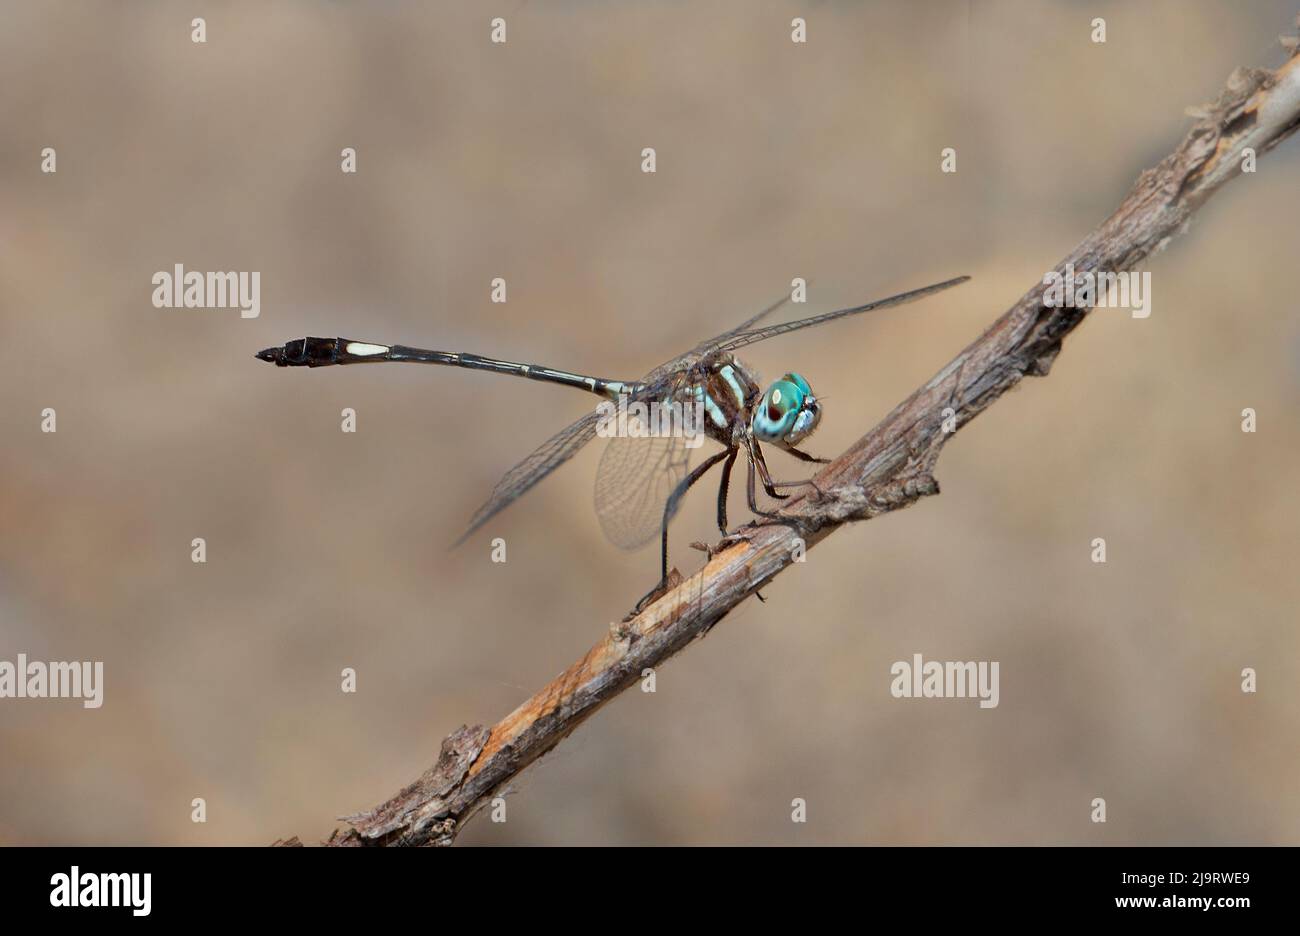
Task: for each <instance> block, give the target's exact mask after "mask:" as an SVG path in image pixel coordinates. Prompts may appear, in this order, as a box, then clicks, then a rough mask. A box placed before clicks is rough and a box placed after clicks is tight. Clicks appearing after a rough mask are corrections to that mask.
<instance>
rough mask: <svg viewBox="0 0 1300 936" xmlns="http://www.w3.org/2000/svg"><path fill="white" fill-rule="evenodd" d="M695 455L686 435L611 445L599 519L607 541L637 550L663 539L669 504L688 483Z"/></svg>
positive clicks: (599, 484) (601, 478)
mask: <svg viewBox="0 0 1300 936" xmlns="http://www.w3.org/2000/svg"><path fill="white" fill-rule="evenodd" d="M690 454H691V450H690V448H689V447H688V446H687V445H686V439H685V438H684V437H683V436H682V435H680V434H670V435H650V436H644V437H635V436H623V435H620V436H615V437H614V438H612V439H610V440H609V443H608V444H607V445H606V446H605V452H604V454H603V455H601V458H600V467H598V468H597V469H596V516H597V517H598V518H600V526H601V529H602V530H604V531H605V538H606V539H608V540H609V541H610V542H611V543H613V544H614V545H615V546H618V547H619V548H620V549H629V550H631V549H639V548H640V547H642V546H644V545H645V544H646V543H648V542H650V541H651V540H653V539H655V538H656V537H658V536H659V531H660V524H661V523H662V522H663V518H664V504H665V503H666V502H667V501H668V497H669V495H670V494H672V492H673V489H674V488H675V487H677V485H678V484H679V483H680V482H681V480H682V479H683V478H684V477H686V468H687V464H688V462H689V461H690Z"/></svg>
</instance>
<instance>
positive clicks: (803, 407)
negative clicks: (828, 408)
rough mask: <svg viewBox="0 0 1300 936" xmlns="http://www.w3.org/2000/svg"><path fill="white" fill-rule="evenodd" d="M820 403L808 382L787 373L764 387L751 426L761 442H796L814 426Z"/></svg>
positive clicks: (803, 437) (810, 431) (817, 419)
mask: <svg viewBox="0 0 1300 936" xmlns="http://www.w3.org/2000/svg"><path fill="white" fill-rule="evenodd" d="M821 418H822V410H821V404H820V403H818V402H817V397H815V396H814V395H813V392H812V387H810V386H809V385H808V381H806V380H804V379H803V377H802V376H801V375H799V374H795V373H793V372H792V373H789V374H786V375H785V376H784V377H782V378H781V379H780V380H778V381H777V382H776V383H774V384H772V386H770V387H768V388H767V392H766V393H764V394H763V398H762V399H761V400H759V401H758V406H756V407H754V415H753V417H752V419H751V420H750V429H751V431H752V432H753V433H754V438H756V439H758V440H759V441H760V442H781V443H783V444H785V445H798V444H799V443H800V442H802V441H803V440H804V439H806V438H807V437H808V436H809V435H811V434H812V431H813V430H814V429H816V428H817V423H818V421H819V420H820V419H821Z"/></svg>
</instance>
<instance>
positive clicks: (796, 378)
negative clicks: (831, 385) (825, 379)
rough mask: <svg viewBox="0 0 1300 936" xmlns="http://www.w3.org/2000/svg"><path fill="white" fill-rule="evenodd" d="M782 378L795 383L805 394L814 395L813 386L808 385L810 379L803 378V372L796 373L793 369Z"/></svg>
mask: <svg viewBox="0 0 1300 936" xmlns="http://www.w3.org/2000/svg"><path fill="white" fill-rule="evenodd" d="M781 379H782V380H787V381H789V382H790V383H792V384H794V385H795V386H796V387H798V388H799V389H800V390H802V391H803V395H804V396H812V387H810V386H809V385H808V381H806V380H804V379H803V375H802V374H796V373H794V372H793V371H791V372H790V373H788V374H786V375H785V376H784V377H782V378H781Z"/></svg>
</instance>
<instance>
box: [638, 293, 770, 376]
mask: <svg viewBox="0 0 1300 936" xmlns="http://www.w3.org/2000/svg"><path fill="white" fill-rule="evenodd" d="M789 301H790V296H789V294H788V293H787V294H786V295H783V296H782V297H781V298H780V299H778V300H776V302H773V303H772V304H771V305H769V306H767V307H766V308H764V309H763V310H761V311H759V312H757V313H755V314H754V315H751V316H750V317H749V318H747V319H745V321H743V322H741V323H740V324H739V325H737V326H736V327H735V328H731V329H728V330H727V331H724V332H723V333H722V334H721V335H718V336H717V337H715V338H710V339H709V340H708V341H702V342H700V343H699V344H698V345H696V346H695V347H694V348H692V349H691V350H690V351H687V352H686V353H685V354H680V355H678V356H677V357H675V358H673V359H672V360H671V361H668V362H666V363H664V364H660V365H659V366H658V367H656V368H655V369H654V370H652V371H651V372H650V373H649V374H647V375H646V376H645V378H644V380H643V381H642V383H643V384H644V388H643V390H642V392H641V395H643V396H644V395H646V391H648V392H649V395H651V396H653V395H655V394H656V393H658V392H659V390H660V389H661V388H660V387H657V386H655V385H656V384H660V383H664V382H671V381H672V380H673V378H674V377H676V376H677V375H678V374H679V373H681V372H682V371H685V370H688V369H690V367H691V366H692V365H694V364H695V363H696V362H698V361H700V360H702V359H703V358H704V357H705V356H706V355H707V354H708V353H709V352H710V351H711V350H713V348H714V347H715V346H716V345H717V344H718V342H720V341H724V340H726V339H727V338H730V337H731V336H732V335H738V334H740V333H741V332H743V331H744V330H745V329H747V328H750V327H752V326H753V325H755V324H756V323H758V322H760V321H762V320H763V319H764V318H766V317H767V316H769V315H771V314H772V313H773V312H775V311H776V310H777V309H779V308H781V306H783V305H785V304H786V303H787V302H789Z"/></svg>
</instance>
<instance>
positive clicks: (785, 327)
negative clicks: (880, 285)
mask: <svg viewBox="0 0 1300 936" xmlns="http://www.w3.org/2000/svg"><path fill="white" fill-rule="evenodd" d="M968 279H970V277H969V276H958V277H956V278H954V279H950V280H944V281H943V282H942V283H935V284H933V285H931V286H923V287H921V288H920V289H913V290H909V291H908V292H904V293H899V294H898V295H896V296H890V297H889V298H887V299H877V300H876V301H875V302H868V303H867V304H866V305H860V306H853V307H852V308H850V309H839V310H838V311H835V312H827V313H825V314H823V315H814V316H812V317H811V318H806V319H799V320H798V321H795V322H782V323H780V324H778V325H767V326H764V327H763V328H755V329H752V330H749V331H739V332H733V333H728V334H727V335H724V336H722V339H721V340H715V341H714V342H713V343H712V344H710V343H707V342H706V343H705V344H704V345H702V346H701V348H700V350H702V351H705V352H709V353H714V352H721V351H735V350H736V349H737V348H743V347H745V345H751V344H754V342H756V341H764V340H766V339H768V338H775V337H776V336H777V335H784V334H787V333H789V332H792V331H798V330H799V329H801V328H812V327H813V326H814V325H821V324H823V323H824V322H833V321H834V320H835V319H840V318H845V317H846V316H849V315H858V314H859V313H862V312H870V311H872V310H873V309H887V308H890V307H891V306H900V305H903V304H905V303H908V302H915V301H916V300H917V299H924V298H925V297H926V296H933V295H934V294H935V293H938V292H943V291H944V290H945V289H951V288H952V287H953V286H957V285H960V284H961V283H964V282H966V281H967V280H968Z"/></svg>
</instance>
